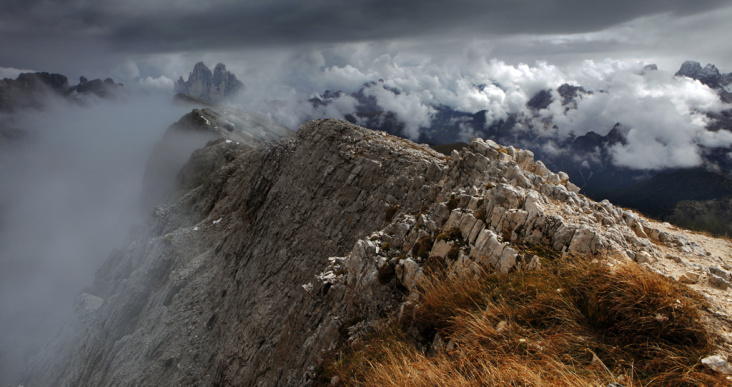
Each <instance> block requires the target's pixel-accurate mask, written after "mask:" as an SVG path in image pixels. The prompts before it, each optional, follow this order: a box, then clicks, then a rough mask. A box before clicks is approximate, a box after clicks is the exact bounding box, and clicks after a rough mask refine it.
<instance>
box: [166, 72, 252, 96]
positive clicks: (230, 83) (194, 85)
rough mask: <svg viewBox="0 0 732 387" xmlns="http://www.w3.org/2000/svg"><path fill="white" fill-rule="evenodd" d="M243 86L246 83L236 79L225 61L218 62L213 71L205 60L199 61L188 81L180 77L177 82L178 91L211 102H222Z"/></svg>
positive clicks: (176, 90)
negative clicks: (227, 69)
mask: <svg viewBox="0 0 732 387" xmlns="http://www.w3.org/2000/svg"><path fill="white" fill-rule="evenodd" d="M243 88H244V84H243V83H241V81H239V80H238V79H236V75H234V74H232V73H231V72H229V71H226V66H225V65H224V64H223V63H219V64H217V65H216V67H215V68H214V71H213V73H212V72H211V70H210V69H209V68H208V67H206V65H205V64H203V62H198V63H196V65H195V66H194V67H193V71H192V72H191V73H190V74H189V75H188V80H187V81H184V80H183V77H180V78H179V79H178V82H176V84H175V92H176V93H181V94H185V95H188V96H191V97H194V98H200V99H203V100H206V101H209V102H221V101H223V100H225V99H226V98H228V97H230V96H233V95H235V94H236V93H237V92H239V91H240V90H242V89H243Z"/></svg>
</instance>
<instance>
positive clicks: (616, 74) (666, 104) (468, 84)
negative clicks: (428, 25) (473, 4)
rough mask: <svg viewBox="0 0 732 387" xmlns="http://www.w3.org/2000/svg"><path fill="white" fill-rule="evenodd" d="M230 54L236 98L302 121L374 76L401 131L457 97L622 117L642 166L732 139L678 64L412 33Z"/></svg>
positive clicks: (339, 104)
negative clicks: (566, 102)
mask: <svg viewBox="0 0 732 387" xmlns="http://www.w3.org/2000/svg"><path fill="white" fill-rule="evenodd" d="M231 59H232V60H230V61H228V62H227V66H228V67H229V69H230V70H231V71H233V72H234V73H236V74H237V75H238V76H239V78H240V79H242V80H243V81H244V83H245V86H246V88H245V90H244V92H243V93H242V95H240V96H239V98H238V99H237V100H236V101H234V102H232V104H234V105H235V106H238V107H240V108H242V109H243V110H248V111H253V112H256V113H260V114H264V115H266V116H269V117H270V118H272V119H273V120H275V121H276V122H278V123H280V124H283V125H285V126H289V127H293V128H295V127H297V126H298V125H300V124H301V123H302V122H303V121H305V120H307V119H310V118H319V117H335V118H343V117H344V116H346V115H347V114H351V113H353V112H354V110H355V106H356V104H357V101H356V100H355V99H354V98H352V97H351V94H352V93H355V92H358V91H359V90H360V89H362V88H363V87H364V85H365V84H367V83H369V82H371V83H372V84H371V86H367V87H366V88H365V89H363V94H364V95H365V96H367V97H372V98H374V100H375V102H376V104H377V107H378V108H379V109H380V110H383V111H391V112H393V113H394V114H395V115H396V119H397V120H398V121H400V122H402V123H404V130H403V133H402V135H404V136H405V137H409V138H412V139H417V138H419V135H420V133H423V132H424V131H425V130H426V129H428V128H429V127H430V126H431V124H432V120H433V119H434V118H435V114H436V111H435V109H436V108H437V107H448V108H450V109H452V110H455V111H458V112H464V113H470V114H472V113H476V112H478V111H482V110H484V111H486V113H485V114H486V118H487V121H488V122H489V123H490V122H494V121H497V120H505V119H507V118H508V117H509V116H511V115H516V114H523V115H525V116H527V117H528V116H531V117H533V122H531V124H530V125H524V126H521V127H520V128H517V130H524V131H526V130H533V131H535V132H536V133H535V135H536V136H541V137H542V138H543V139H553V140H557V141H561V140H563V139H567V138H571V137H576V136H581V135H584V134H586V133H587V132H590V131H593V132H595V133H598V134H600V135H605V134H607V133H608V132H609V131H610V130H611V129H612V128H613V127H614V126H615V124H616V123H621V124H622V125H623V127H624V128H625V130H626V135H627V143H626V144H616V145H615V146H614V147H613V148H612V150H611V154H612V156H613V162H614V164H616V165H618V166H625V167H630V168H633V169H652V170H657V169H663V168H675V167H691V166H696V165H699V164H700V163H701V162H702V159H701V157H700V154H701V152H702V148H703V147H729V146H730V145H732V143H731V142H730V138H732V135H731V134H730V133H729V132H727V131H725V130H723V131H719V132H712V131H710V130H708V129H707V126H708V124H709V123H710V118H709V117H708V116H707V113H715V112H720V111H722V110H726V109H730V108H732V106H730V105H728V104H724V103H722V102H721V101H720V99H719V96H718V94H717V93H716V91H715V90H712V89H710V88H709V87H707V86H705V85H703V84H701V83H700V82H698V81H695V80H692V79H688V78H685V77H675V76H674V75H673V74H674V72H675V70H676V68H672V69H663V68H662V69H661V70H656V71H643V67H644V66H645V65H646V64H648V63H646V62H644V61H620V60H610V59H608V60H604V61H599V62H596V61H591V60H588V61H584V62H582V63H581V64H579V65H575V66H562V67H560V66H556V65H553V64H550V63H547V62H542V61H538V62H535V63H533V64H523V63H518V64H509V63H506V62H503V61H500V60H496V59H492V58H490V50H487V49H483V47H482V46H480V45H473V46H470V45H469V46H468V48H466V49H465V50H464V51H463V52H462V54H461V55H457V56H453V57H450V58H448V59H445V58H444V57H443V58H442V59H439V60H438V59H435V57H433V56H432V55H430V54H429V53H425V52H422V51H420V50H418V49H416V48H414V47H411V46H409V45H408V44H407V43H403V42H402V43H399V42H396V43H394V42H392V43H389V44H384V45H378V44H371V43H364V44H361V45H358V44H350V45H344V46H334V47H331V48H329V49H327V50H314V49H310V50H304V51H294V52H289V53H283V52H273V53H269V54H267V55H262V56H259V57H258V58H256V59H247V58H245V59H242V60H236V58H231ZM211 64H213V62H212V63H211ZM679 65H680V63H679ZM167 67H168V68H172V67H175V66H173V65H167ZM177 67H178V68H182V67H184V66H177ZM184 75H187V74H184ZM172 76H179V74H172ZM165 79H168V78H165ZM379 80H381V81H379ZM143 83H151V84H152V83H155V84H160V85H161V86H162V85H164V84H165V83H164V82H158V81H155V82H153V81H152V80H144V81H143ZM565 83H567V84H570V85H577V86H583V87H584V88H585V89H586V90H587V91H588V93H580V95H579V96H578V97H576V104H573V106H575V105H576V109H574V108H573V109H569V110H568V109H567V106H563V104H562V97H561V96H559V94H558V93H557V91H556V89H557V88H558V87H559V86H561V85H562V84H565ZM325 90H331V91H336V90H341V91H343V92H344V93H343V95H342V96H341V97H340V98H335V99H332V103H331V104H329V105H327V106H325V107H323V106H321V107H318V108H316V107H313V106H312V104H311V103H310V102H308V99H309V98H312V97H322V95H323V93H324V92H325ZM541 90H551V91H552V97H553V102H552V104H551V105H549V106H548V107H547V108H546V109H544V110H541V111H539V112H535V111H531V110H530V109H529V108H528V107H527V102H528V101H529V100H530V99H531V98H532V97H533V96H534V95H536V93H538V92H539V91H541ZM547 123H549V124H547ZM529 127H531V129H529ZM461 133H462V136H463V137H464V139H466V140H467V139H468V137H469V136H471V135H473V134H474V133H473V132H472V131H471V130H468V128H466V127H463V128H462V132H461ZM558 151H561V149H559V150H558Z"/></svg>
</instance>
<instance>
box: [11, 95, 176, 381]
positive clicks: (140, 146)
mask: <svg viewBox="0 0 732 387" xmlns="http://www.w3.org/2000/svg"><path fill="white" fill-rule="evenodd" d="M46 106H47V107H46V108H45V109H44V110H42V111H37V110H33V111H26V112H24V113H21V114H19V116H18V117H17V120H18V124H19V125H18V126H20V127H22V128H24V129H25V130H26V131H27V132H28V136H27V137H26V138H25V139H24V141H20V142H17V143H12V144H9V145H7V146H6V147H5V148H4V149H3V150H2V152H0V181H2V182H3V184H2V185H0V267H2V268H3V269H2V270H1V271H0V332H1V333H0V384H5V383H7V382H9V381H10V380H11V378H12V376H13V373H16V372H20V371H22V369H23V367H24V365H26V364H27V361H28V360H29V356H31V355H32V354H33V353H34V351H36V350H37V349H39V348H40V346H41V345H43V344H44V343H45V342H47V341H48V340H49V339H51V338H52V337H54V336H55V335H58V334H60V332H61V331H62V326H63V324H64V322H66V321H68V319H69V318H71V315H72V314H71V312H72V310H73V303H74V298H75V297H76V296H77V295H78V294H79V293H80V292H81V291H82V289H83V288H84V287H86V286H90V285H91V284H92V283H93V281H94V273H95V271H96V270H97V268H98V267H99V266H100V265H101V263H102V262H103V261H104V260H105V259H106V258H107V256H108V255H109V253H110V252H111V250H112V249H113V248H116V247H119V246H121V243H122V241H123V240H124V238H125V237H126V236H128V235H129V231H130V227H131V226H132V225H133V224H134V223H135V222H136V221H138V220H139V217H140V216H141V215H143V214H140V212H139V206H138V200H139V197H140V193H141V182H142V176H143V172H144V169H145V164H146V162H147V159H148V156H149V155H150V151H151V150H152V148H153V146H154V144H155V143H156V141H158V140H159V139H160V138H161V137H162V134H163V132H164V131H165V129H166V128H167V127H168V126H169V125H170V124H172V123H173V122H175V121H177V120H178V119H179V118H180V116H181V115H182V114H183V113H184V112H185V111H187V110H190V109H189V108H188V107H181V106H174V105H173V103H172V100H171V96H170V93H165V94H161V93H143V92H126V93H122V94H120V95H118V96H117V97H116V98H113V99H110V100H102V99H96V98H93V99H90V100H87V101H86V103H85V104H79V103H71V102H69V101H66V100H61V99H49V100H48V102H47V103H46Z"/></svg>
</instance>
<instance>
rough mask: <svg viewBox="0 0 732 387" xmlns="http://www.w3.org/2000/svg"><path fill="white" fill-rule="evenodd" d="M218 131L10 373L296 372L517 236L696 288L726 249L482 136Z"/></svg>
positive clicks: (178, 379) (348, 128)
mask: <svg viewBox="0 0 732 387" xmlns="http://www.w3.org/2000/svg"><path fill="white" fill-rule="evenodd" d="M212 117H214V114H213V113H204V114H202V112H201V111H199V112H194V114H193V115H192V116H188V117H187V118H184V120H199V121H203V119H204V118H205V119H206V120H208V121H209V123H210V124H211V118H212ZM220 122H222V121H217V124H216V126H217V127H218V126H221V125H219V123H220ZM217 133H218V135H219V138H217V139H214V140H212V141H210V142H209V143H208V144H207V145H206V146H205V147H204V148H201V149H199V150H197V151H196V152H195V153H194V155H193V157H191V158H190V160H189V161H188V162H187V163H186V165H185V166H184V167H183V168H182V169H181V171H180V174H179V179H178V184H179V185H178V187H177V191H176V193H175V195H173V196H172V197H171V199H170V200H169V201H167V202H166V203H165V204H163V205H160V206H158V207H156V208H155V209H154V210H153V211H152V216H151V218H150V220H149V221H148V223H147V224H146V225H145V226H144V227H141V228H140V229H137V230H135V232H134V233H133V235H131V237H130V239H129V243H128V244H127V245H126V246H125V247H123V248H122V249H120V250H117V251H115V252H113V254H112V255H111V256H110V258H109V259H108V260H107V262H106V263H105V264H104V266H103V267H102V268H100V269H99V271H98V272H97V279H96V282H95V283H94V284H93V285H92V286H91V287H90V288H88V289H86V290H85V293H84V301H83V302H80V303H81V304H83V305H85V306H84V308H82V309H83V313H84V319H83V323H82V324H81V325H80V326H79V327H78V328H77V334H76V336H75V337H74V338H73V339H71V340H68V341H66V342H65V344H63V345H60V347H59V348H60V349H59V352H56V353H55V354H54V355H53V356H51V357H49V358H46V359H45V360H44V359H43V358H40V359H39V360H38V362H37V363H36V365H35V368H34V369H33V372H32V375H30V376H29V377H28V378H27V379H26V380H24V381H23V382H24V383H26V384H27V385H122V384H124V385H161V384H164V385H261V386H301V385H308V384H310V383H312V382H313V378H314V376H315V370H316V367H317V366H318V364H319V363H320V362H321V361H322V356H323V354H324V353H325V352H326V351H328V350H330V349H332V348H334V346H335V345H336V344H337V343H338V341H339V340H342V339H344V337H345V338H346V339H348V340H357V339H359V338H360V337H364V335H366V334H367V333H368V332H369V331H370V330H372V329H375V328H377V327H379V326H381V325H382V324H384V322H385V321H386V320H387V319H388V317H389V316H395V315H398V316H399V317H400V318H401V319H402V320H403V321H405V323H408V322H409V316H410V313H412V312H413V311H414V308H415V307H417V305H418V304H419V296H418V293H417V292H415V291H414V290H415V289H416V287H417V284H418V282H419V280H420V277H421V276H422V273H423V270H424V266H425V265H429V264H440V265H444V266H445V267H447V268H448V270H450V271H452V272H455V273H458V272H463V273H481V272H482V271H485V270H489V271H490V270H497V271H501V272H510V271H514V270H532V269H533V268H536V267H538V266H540V265H541V260H540V258H539V257H537V256H535V255H534V254H532V253H531V250H530V249H528V248H527V247H531V246H539V245H540V246H544V247H545V248H549V249H553V250H554V251H556V252H557V253H559V254H562V253H563V254H581V255H584V256H587V257H593V256H596V257H603V259H607V260H608V262H609V264H612V262H631V261H635V262H638V264H641V265H644V267H647V268H648V270H654V271H658V272H660V273H662V274H664V275H668V276H673V275H674V273H672V272H671V271H670V270H671V269H670V268H671V267H672V266H671V265H677V266H678V267H679V268H683V270H684V272H689V271H694V272H699V273H700V276H699V284H697V285H694V286H702V285H704V284H706V283H708V280H707V278H711V277H710V276H711V275H716V276H719V273H721V272H720V271H714V272H712V271H710V269H708V268H707V269H706V270H705V269H704V267H702V266H701V265H698V268H697V266H695V265H697V263H696V262H707V261H702V260H708V262H707V263H706V265H707V266H705V267H708V266H714V267H718V266H722V267H721V268H719V270H727V268H726V267H725V266H724V265H726V264H727V263H729V261H728V259H729V256H726V257H725V258H721V257H719V256H718V255H717V254H718V251H719V250H718V249H717V250H707V249H705V247H703V246H702V245H701V244H699V243H698V242H696V241H693V240H689V239H688V238H687V237H685V236H683V235H679V234H678V233H674V232H672V231H671V230H670V229H669V228H668V227H666V226H662V225H659V224H656V223H654V222H651V221H648V220H646V219H644V218H642V217H640V216H639V215H637V214H635V213H633V212H631V211H627V210H623V209H621V208H618V207H615V206H613V205H612V204H610V203H609V202H607V201H603V202H599V203H598V202H594V201H592V200H589V199H587V198H586V197H584V196H582V195H581V194H579V189H578V188H577V187H576V186H574V185H573V184H572V183H570V182H569V180H568V176H567V175H566V174H565V173H562V172H560V173H554V172H552V171H550V170H548V169H547V168H546V166H544V164H543V163H541V162H539V161H534V159H533V154H532V153H531V152H529V151H526V150H518V149H514V148H513V147H503V146H500V145H498V144H496V143H494V142H492V141H483V140H480V139H478V140H474V141H473V142H472V143H471V144H470V146H469V147H468V148H466V149H463V150H462V151H460V152H458V151H454V152H453V153H452V154H451V155H450V156H449V157H447V156H444V155H442V154H439V153H437V152H435V151H433V150H431V149H430V148H429V147H426V146H423V145H418V144H415V143H412V142H409V141H406V140H403V139H400V138H397V137H393V136H390V135H387V134H385V133H383V132H376V131H371V130H368V129H364V128H360V127H358V126H355V125H352V124H349V123H347V122H344V121H338V120H317V121H311V122H308V123H306V124H305V125H303V126H302V127H301V128H300V129H299V131H298V132H297V134H296V135H295V136H294V137H285V138H284V139H283V140H281V141H279V142H277V143H265V144H260V145H258V146H250V145H245V144H243V143H241V141H239V142H238V143H237V141H235V140H232V139H227V138H226V137H225V136H227V135H228V134H227V133H229V132H228V131H226V130H225V129H224V130H223V131H220V132H217ZM724 248H725V249H728V250H725V251H732V246H725V247H724ZM668 257H673V258H668ZM673 267H676V266H673ZM714 273H717V274H714ZM724 291H725V290H721V289H716V288H715V290H713V292H717V293H710V294H712V295H714V294H721V293H720V292H724ZM715 313H719V315H720V316H722V315H725V316H728V312H727V310H726V309H724V308H722V309H719V310H717V311H715Z"/></svg>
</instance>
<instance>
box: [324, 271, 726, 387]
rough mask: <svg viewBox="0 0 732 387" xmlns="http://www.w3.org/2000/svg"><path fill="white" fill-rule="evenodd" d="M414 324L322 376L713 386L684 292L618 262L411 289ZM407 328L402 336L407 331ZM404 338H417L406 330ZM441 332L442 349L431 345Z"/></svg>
mask: <svg viewBox="0 0 732 387" xmlns="http://www.w3.org/2000/svg"><path fill="white" fill-rule="evenodd" d="M421 293H422V299H421V301H420V306H419V307H418V308H417V310H416V312H415V316H414V319H413V321H411V322H410V323H408V324H405V325H403V326H400V325H398V324H396V323H394V324H392V326H391V327H390V328H388V329H385V330H384V331H382V332H379V333H377V334H375V335H374V336H373V337H371V338H369V339H368V340H363V341H361V342H360V343H359V344H356V345H352V346H346V347H344V348H342V349H341V350H340V351H337V353H335V354H333V356H332V358H331V361H330V363H329V364H328V365H327V366H326V367H325V368H324V369H323V372H322V374H321V376H322V379H321V380H322V381H323V382H327V381H329V380H330V377H331V376H333V375H338V376H339V378H340V380H341V381H342V383H343V384H345V385H364V386H607V385H608V383H610V382H616V383H620V384H622V385H624V386H650V385H658V386H667V385H673V386H707V385H709V386H713V385H724V384H725V383H726V382H727V381H726V380H725V379H724V378H722V377H720V376H719V375H714V374H712V373H710V372H709V371H706V370H704V369H703V368H702V367H701V366H700V365H699V360H700V359H701V358H702V357H704V356H707V355H709V354H711V352H713V344H712V340H711V338H710V336H709V335H708V333H707V332H706V331H705V329H704V326H703V325H702V324H701V322H700V319H699V318H700V312H699V310H700V308H701V307H702V306H703V301H702V300H701V299H700V298H699V297H698V296H697V295H695V294H694V293H692V292H691V291H690V290H688V288H685V287H683V286H681V285H679V284H676V283H675V282H672V281H669V280H668V279H666V278H664V277H661V276H658V275H656V274H653V273H650V272H647V271H644V270H642V269H641V268H639V267H638V266H636V265H633V264H629V265H627V266H622V267H618V268H615V269H614V270H610V269H608V268H607V266H605V265H602V264H591V263H589V259H586V258H585V259H580V258H561V259H555V260H553V261H552V260H547V261H545V264H544V266H543V267H542V268H541V269H540V270H537V271H532V272H518V273H512V274H508V275H502V274H486V275H484V276H482V277H480V278H476V277H474V276H465V277H455V276H452V277H448V276H446V275H445V274H444V271H441V270H439V269H438V270H433V271H432V273H431V274H430V275H429V276H427V277H426V278H425V279H424V280H423V281H422V283H421ZM407 332H410V334H407ZM415 332H419V333H418V334H415ZM436 335H440V337H441V338H443V340H442V342H443V344H442V345H441V346H439V347H438V348H431V344H432V341H433V338H434V337H435V336H436Z"/></svg>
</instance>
